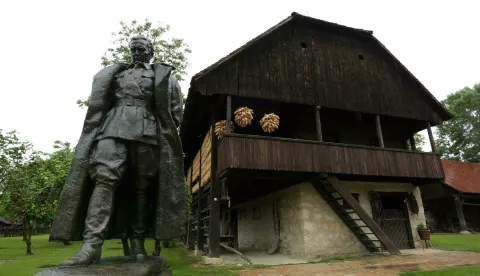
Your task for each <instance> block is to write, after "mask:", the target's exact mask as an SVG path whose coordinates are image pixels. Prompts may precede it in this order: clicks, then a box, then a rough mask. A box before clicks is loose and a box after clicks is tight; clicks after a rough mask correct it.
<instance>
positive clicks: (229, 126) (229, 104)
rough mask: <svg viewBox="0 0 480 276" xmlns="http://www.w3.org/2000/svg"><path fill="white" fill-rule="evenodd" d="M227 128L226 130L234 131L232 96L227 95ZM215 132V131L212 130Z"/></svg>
mask: <svg viewBox="0 0 480 276" xmlns="http://www.w3.org/2000/svg"><path fill="white" fill-rule="evenodd" d="M226 118H227V129H226V132H227V133H230V132H232V124H231V122H232V96H230V95H227V116H226ZM212 133H213V132H212Z"/></svg>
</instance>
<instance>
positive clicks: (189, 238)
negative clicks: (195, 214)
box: [187, 162, 195, 249]
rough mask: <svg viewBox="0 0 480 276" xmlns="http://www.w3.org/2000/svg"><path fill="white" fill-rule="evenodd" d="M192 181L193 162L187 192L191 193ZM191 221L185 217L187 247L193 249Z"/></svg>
mask: <svg viewBox="0 0 480 276" xmlns="http://www.w3.org/2000/svg"><path fill="white" fill-rule="evenodd" d="M192 183H193V162H192V164H191V165H190V181H189V184H190V185H188V188H189V189H190V191H187V193H191V192H192ZM191 212H192V210H189V215H190V216H191V215H192V214H191ZM192 222H193V220H192V219H191V218H188V219H187V223H188V225H187V246H188V249H194V248H195V243H194V240H193V231H192V229H193V227H192Z"/></svg>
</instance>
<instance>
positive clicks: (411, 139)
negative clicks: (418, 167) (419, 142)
mask: <svg viewBox="0 0 480 276" xmlns="http://www.w3.org/2000/svg"><path fill="white" fill-rule="evenodd" d="M410 147H411V148H412V151H416V150H417V146H416V145H415V139H413V135H412V136H411V137H410Z"/></svg>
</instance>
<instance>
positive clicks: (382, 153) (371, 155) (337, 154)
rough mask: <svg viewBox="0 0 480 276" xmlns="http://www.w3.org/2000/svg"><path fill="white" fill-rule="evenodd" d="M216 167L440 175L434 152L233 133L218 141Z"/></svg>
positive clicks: (413, 175)
mask: <svg viewBox="0 0 480 276" xmlns="http://www.w3.org/2000/svg"><path fill="white" fill-rule="evenodd" d="M218 168H219V172H221V171H222V170H224V169H227V168H239V169H255V170H272V171H275V170H278V171H296V172H324V173H333V174H352V175H368V176H389V177H411V178H429V179H441V178H443V169H442V164H441V162H440V158H439V156H438V155H436V154H430V153H416V152H412V151H405V150H394V149H380V148H375V147H366V146H350V145H341V144H333V143H322V142H315V141H303V140H293V139H285V138H273V139H269V138H265V137H261V136H240V135H236V134H230V135H228V136H225V137H224V138H223V139H222V140H221V142H220V145H219V148H218Z"/></svg>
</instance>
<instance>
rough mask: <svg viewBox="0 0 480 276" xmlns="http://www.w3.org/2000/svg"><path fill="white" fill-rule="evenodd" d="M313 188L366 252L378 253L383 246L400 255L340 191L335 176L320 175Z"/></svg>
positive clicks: (380, 231)
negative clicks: (346, 205)
mask: <svg viewBox="0 0 480 276" xmlns="http://www.w3.org/2000/svg"><path fill="white" fill-rule="evenodd" d="M313 186H314V187H315V189H316V190H317V191H318V193H319V194H320V195H321V196H322V197H323V198H324V199H325V201H326V202H327V203H328V205H330V207H332V209H333V210H334V211H335V212H336V213H337V214H338V216H339V217H340V218H341V219H342V221H343V222H344V223H345V224H346V225H347V226H348V228H350V230H351V231H352V232H353V233H354V234H355V236H357V238H358V239H359V240H360V241H361V242H362V244H363V245H364V246H365V247H366V248H367V250H368V251H370V252H380V251H382V246H381V245H383V246H384V247H385V248H386V249H387V250H388V251H389V252H390V254H392V255H396V254H400V250H398V248H397V247H396V246H395V245H394V244H393V243H392V241H391V240H390V238H389V237H388V236H387V235H386V234H385V233H384V232H383V230H382V229H381V228H380V226H378V224H377V223H375V221H374V220H373V219H372V218H371V217H370V216H369V215H368V214H367V213H366V212H365V210H364V209H363V208H362V206H360V204H359V203H358V202H357V201H356V200H355V198H354V197H353V196H352V195H351V194H350V193H348V192H346V191H345V190H343V189H342V187H341V185H340V182H339V181H338V179H337V177H336V176H324V175H322V176H321V177H320V178H319V179H317V180H315V181H313ZM340 200H343V202H345V203H347V204H348V205H349V207H350V208H351V209H346V208H345V206H344V205H342V204H340V202H339V201H340ZM373 236H375V237H376V239H375V238H374V237H373Z"/></svg>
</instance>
